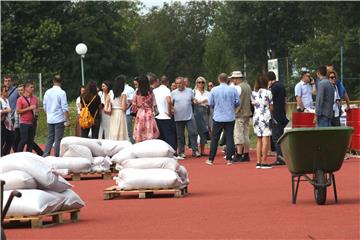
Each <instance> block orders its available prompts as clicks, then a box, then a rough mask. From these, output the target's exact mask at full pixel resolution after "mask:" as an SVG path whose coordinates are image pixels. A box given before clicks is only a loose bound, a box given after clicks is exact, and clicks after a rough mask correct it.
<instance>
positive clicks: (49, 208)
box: [3, 189, 65, 216]
mask: <svg viewBox="0 0 360 240" xmlns="http://www.w3.org/2000/svg"><path fill="white" fill-rule="evenodd" d="M18 191H19V192H21V194H22V196H21V198H17V197H15V198H14V199H13V201H12V202H11V205H10V208H9V211H8V212H7V216H35V215H39V214H46V213H51V212H55V211H58V210H60V208H61V207H62V205H63V203H64V201H65V197H56V196H55V195H53V194H50V193H47V192H45V191H42V190H38V189H22V190H18ZM10 193H11V191H4V203H3V204H4V206H5V203H6V202H7V200H8V198H9V196H10Z"/></svg>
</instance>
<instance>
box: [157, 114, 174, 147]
mask: <svg viewBox="0 0 360 240" xmlns="http://www.w3.org/2000/svg"><path fill="white" fill-rule="evenodd" d="M156 124H157V126H158V128H159V131H160V136H159V139H161V140H163V141H165V142H167V143H168V144H169V145H170V146H171V147H172V148H173V149H174V150H175V151H176V136H177V135H176V125H175V122H174V121H173V120H172V119H156Z"/></svg>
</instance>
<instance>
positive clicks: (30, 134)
mask: <svg viewBox="0 0 360 240" xmlns="http://www.w3.org/2000/svg"><path fill="white" fill-rule="evenodd" d="M35 130H36V126H35V125H34V124H26V123H20V142H19V146H18V149H17V150H18V152H22V151H24V146H25V144H27V149H26V150H27V151H28V152H32V150H33V145H34V138H35Z"/></svg>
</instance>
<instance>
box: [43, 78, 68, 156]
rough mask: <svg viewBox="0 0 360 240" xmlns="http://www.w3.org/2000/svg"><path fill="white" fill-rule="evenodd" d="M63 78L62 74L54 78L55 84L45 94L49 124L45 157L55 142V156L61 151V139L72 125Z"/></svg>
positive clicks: (45, 107) (45, 106) (44, 102)
mask: <svg viewBox="0 0 360 240" xmlns="http://www.w3.org/2000/svg"><path fill="white" fill-rule="evenodd" d="M61 82H62V79H61V77H60V75H55V76H54V78H53V83H54V86H53V87H52V88H50V89H48V90H47V91H46V92H45V95H44V101H43V104H44V111H45V112H46V118H47V124H48V141H47V143H46V147H45V151H44V155H43V156H44V157H46V156H49V155H50V151H51V148H52V146H53V144H54V142H55V147H54V150H55V156H56V157H58V156H59V153H60V141H61V139H62V138H63V136H64V128H65V126H70V119H69V118H70V117H69V110H68V103H67V98H66V93H65V91H64V90H62V89H61V87H60V86H61Z"/></svg>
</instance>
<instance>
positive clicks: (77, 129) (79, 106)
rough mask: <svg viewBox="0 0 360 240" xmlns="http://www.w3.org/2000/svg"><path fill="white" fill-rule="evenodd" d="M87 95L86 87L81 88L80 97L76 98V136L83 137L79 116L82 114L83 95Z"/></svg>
mask: <svg viewBox="0 0 360 240" xmlns="http://www.w3.org/2000/svg"><path fill="white" fill-rule="evenodd" d="M84 93H85V87H84V86H81V87H80V89H79V96H78V97H77V98H76V102H75V103H76V113H77V115H76V125H75V136H77V137H81V127H80V125H79V116H80V112H81V95H83V94H84Z"/></svg>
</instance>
